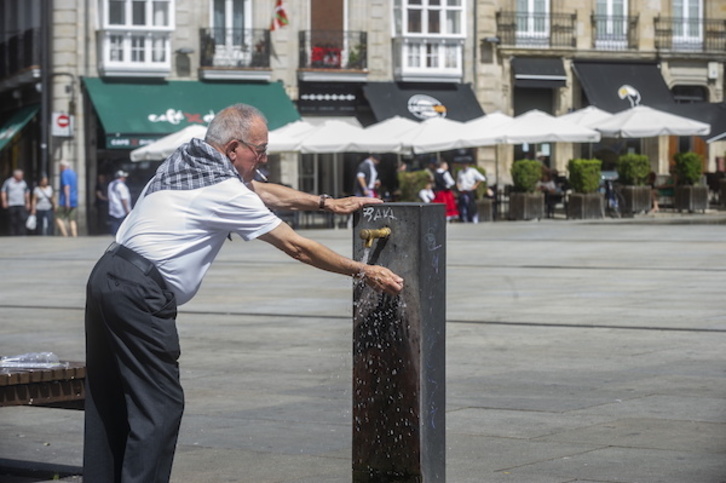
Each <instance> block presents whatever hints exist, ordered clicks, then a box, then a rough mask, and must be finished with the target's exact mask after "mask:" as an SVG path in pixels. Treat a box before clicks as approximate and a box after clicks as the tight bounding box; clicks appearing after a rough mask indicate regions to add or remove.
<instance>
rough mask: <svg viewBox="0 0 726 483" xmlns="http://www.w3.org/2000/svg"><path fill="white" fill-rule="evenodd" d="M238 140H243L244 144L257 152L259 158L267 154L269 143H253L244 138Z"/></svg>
mask: <svg viewBox="0 0 726 483" xmlns="http://www.w3.org/2000/svg"><path fill="white" fill-rule="evenodd" d="M237 141H239V142H241V143H242V144H244V145H245V146H247V147H248V148H249V149H250V151H252V152H253V153H255V156H256V157H257V159H260V158H262V157H265V156H267V144H252V143H248V142H247V141H244V140H242V139H237Z"/></svg>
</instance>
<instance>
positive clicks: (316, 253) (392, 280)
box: [260, 223, 403, 295]
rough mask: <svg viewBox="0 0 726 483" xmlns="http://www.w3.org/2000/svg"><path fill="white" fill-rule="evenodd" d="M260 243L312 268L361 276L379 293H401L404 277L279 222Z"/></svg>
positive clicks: (261, 238)
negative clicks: (354, 258) (352, 256)
mask: <svg viewBox="0 0 726 483" xmlns="http://www.w3.org/2000/svg"><path fill="white" fill-rule="evenodd" d="M260 240H262V241H265V242H267V243H270V244H271V245H273V246H275V247H276V248H278V249H280V250H282V251H283V252H285V253H286V254H288V255H289V256H291V257H292V258H294V259H295V260H299V261H301V262H303V263H307V264H308V265H312V266H313V267H315V268H319V269H321V270H327V271H328V272H333V273H339V274H341V275H348V276H352V277H360V278H361V279H362V280H363V281H364V282H365V283H366V284H367V285H368V286H370V287H371V288H373V289H374V290H376V291H378V292H385V293H387V294H389V295H396V294H398V293H400V292H401V290H403V278H401V277H399V276H398V275H396V274H395V273H393V272H392V271H391V270H389V269H387V268H386V267H381V266H380V265H367V264H365V263H361V262H356V261H355V260H351V259H350V258H347V257H344V256H342V255H340V254H338V253H336V252H334V251H333V250H331V249H330V248H328V247H326V246H325V245H322V244H320V243H318V242H316V241H314V240H311V239H309V238H305V237H303V236H301V235H299V234H298V233H296V232H295V230H293V229H292V228H290V226H289V225H287V224H286V223H280V225H278V226H277V228H275V229H274V230H272V231H270V232H269V233H266V234H265V235H262V236H261V237H260Z"/></svg>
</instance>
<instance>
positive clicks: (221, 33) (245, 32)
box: [199, 28, 270, 68]
mask: <svg viewBox="0 0 726 483" xmlns="http://www.w3.org/2000/svg"><path fill="white" fill-rule="evenodd" d="M199 43H200V44H199V51H200V65H201V66H202V67H242V68H249V67H257V68H269V67H270V31H269V30H267V29H227V28H203V29H201V30H200V32H199Z"/></svg>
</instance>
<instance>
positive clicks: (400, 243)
mask: <svg viewBox="0 0 726 483" xmlns="http://www.w3.org/2000/svg"><path fill="white" fill-rule="evenodd" d="M353 253H354V258H356V260H361V261H365V263H369V264H376V265H383V266H385V267H388V268H390V269H391V270H393V271H394V272H396V273H398V274H399V275H401V276H402V277H403V278H404V289H403V292H402V293H401V294H400V295H398V296H396V297H392V296H389V295H385V294H379V293H376V292H375V291H374V290H372V289H371V288H369V287H368V286H366V285H365V284H364V283H363V282H356V284H355V286H354V290H353V483H394V482H395V483H399V482H400V483H432V482H444V481H445V460H446V445H445V443H446V440H445V430H446V419H445V409H446V384H445V362H446V360H445V335H446V330H445V317H446V216H445V208H444V205H443V204H438V203H433V204H419V203H383V204H378V205H371V206H367V207H364V208H363V209H362V210H360V211H359V212H358V213H356V215H355V217H354V236H353Z"/></svg>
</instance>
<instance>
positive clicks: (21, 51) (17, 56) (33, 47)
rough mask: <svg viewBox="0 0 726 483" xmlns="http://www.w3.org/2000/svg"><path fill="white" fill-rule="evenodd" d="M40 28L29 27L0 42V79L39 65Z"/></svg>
mask: <svg viewBox="0 0 726 483" xmlns="http://www.w3.org/2000/svg"><path fill="white" fill-rule="evenodd" d="M41 50H42V49H41V47H40V29H29V30H26V31H24V32H20V33H18V34H17V35H14V36H12V37H10V38H9V39H7V40H6V41H4V42H0V79H3V78H5V77H10V76H12V75H14V74H17V73H19V72H21V71H23V70H25V69H27V68H28V67H31V66H33V65H37V66H40V52H41Z"/></svg>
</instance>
